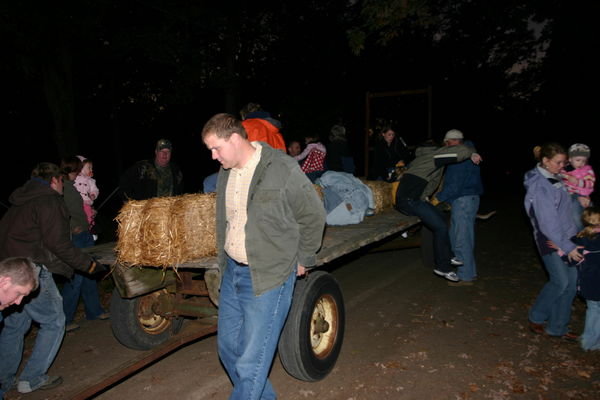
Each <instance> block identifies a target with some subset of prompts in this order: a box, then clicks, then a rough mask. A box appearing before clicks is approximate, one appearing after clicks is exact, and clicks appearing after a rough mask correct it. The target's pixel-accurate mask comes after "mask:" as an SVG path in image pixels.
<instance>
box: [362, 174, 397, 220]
mask: <svg viewBox="0 0 600 400" xmlns="http://www.w3.org/2000/svg"><path fill="white" fill-rule="evenodd" d="M363 183H364V184H365V185H367V186H368V187H369V189H371V192H373V200H374V201H375V213H379V212H381V211H384V210H388V209H390V208H392V206H393V204H392V200H393V193H392V192H393V188H392V184H391V183H389V182H385V181H367V180H363Z"/></svg>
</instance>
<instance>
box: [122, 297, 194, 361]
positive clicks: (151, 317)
mask: <svg viewBox="0 0 600 400" xmlns="http://www.w3.org/2000/svg"><path fill="white" fill-rule="evenodd" d="M163 293H166V291H165V290H164V289H162V290H158V291H156V292H152V293H149V294H146V295H143V296H138V297H134V298H132V299H124V298H122V297H121V295H120V294H119V291H118V290H117V289H116V288H115V289H114V290H113V293H112V297H111V300H110V319H111V327H112V331H113V334H114V336H115V338H116V339H117V340H118V341H119V342H120V343H121V344H122V345H124V346H126V347H128V348H130V349H134V350H150V349H152V348H154V347H156V346H158V345H160V344H162V343H164V342H166V341H167V340H169V339H170V338H171V337H172V336H173V335H175V334H177V333H178V332H179V330H180V329H181V327H182V325H183V318H177V317H173V318H166V317H164V316H161V315H158V314H155V313H154V312H153V311H152V305H153V302H155V301H156V299H157V296H159V295H161V294H163Z"/></svg>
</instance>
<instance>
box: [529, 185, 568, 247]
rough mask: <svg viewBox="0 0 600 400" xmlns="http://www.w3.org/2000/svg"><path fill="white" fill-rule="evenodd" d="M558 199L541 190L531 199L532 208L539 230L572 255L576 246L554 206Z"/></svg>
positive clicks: (552, 194)
mask: <svg viewBox="0 0 600 400" xmlns="http://www.w3.org/2000/svg"><path fill="white" fill-rule="evenodd" d="M555 202H556V199H555V198H554V193H552V192H550V191H548V190H545V189H544V188H541V189H540V191H539V192H538V193H537V194H536V195H535V196H533V197H532V198H531V207H533V210H534V212H535V216H536V220H537V223H538V228H539V230H540V231H541V232H542V233H543V234H544V236H546V237H547V238H548V239H549V240H551V241H552V242H553V243H554V244H556V245H557V246H558V248H560V249H561V250H562V251H564V252H565V253H567V254H568V253H570V252H571V251H573V250H574V249H575V248H576V246H575V243H573V242H572V241H571V240H570V238H569V236H568V235H567V234H566V232H565V229H564V227H563V226H562V224H561V222H560V221H562V220H563V219H562V218H559V215H558V210H557V209H556V206H555V205H554V204H555Z"/></svg>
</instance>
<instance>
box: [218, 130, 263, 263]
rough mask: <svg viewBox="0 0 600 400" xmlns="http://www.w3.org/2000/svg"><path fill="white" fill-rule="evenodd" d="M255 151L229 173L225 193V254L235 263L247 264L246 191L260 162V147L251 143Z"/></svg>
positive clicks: (256, 143)
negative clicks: (245, 161) (241, 165)
mask: <svg viewBox="0 0 600 400" xmlns="http://www.w3.org/2000/svg"><path fill="white" fill-rule="evenodd" d="M251 144H252V146H254V148H255V149H256V151H255V152H254V154H253V155H252V157H251V158H250V160H248V162H247V163H246V165H244V166H243V167H242V168H232V169H231V171H230V172H229V179H228V181H227V189H226V191H225V213H226V214H225V215H226V219H227V230H226V232H225V252H226V253H227V254H228V255H229V257H231V258H233V259H234V260H235V261H237V262H239V263H242V264H248V256H247V255H246V230H245V228H246V222H247V220H248V213H247V211H248V191H249V190H250V183H251V182H252V177H253V176H254V171H255V170H256V166H257V165H258V162H259V161H260V154H261V150H262V147H261V145H260V144H258V142H251Z"/></svg>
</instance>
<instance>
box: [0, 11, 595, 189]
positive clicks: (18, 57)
mask: <svg viewBox="0 0 600 400" xmlns="http://www.w3.org/2000/svg"><path fill="white" fill-rule="evenodd" d="M592 3H593V2H578V1H575V2H566V1H559V0H551V1H542V0H529V1H517V0H508V1H504V2H491V1H487V2H485V1H484V2H482V1H468V0H457V1H452V2H448V1H440V0H419V1H415V0H363V1H342V0H334V1H327V2H323V1H318V0H308V1H302V2H298V1H287V0H281V1H257V2H241V1H240V2H236V1H233V2H231V1H226V2H214V1H189V0H188V1H184V0H166V1H165V0H160V1H159V0H137V1H114V0H94V1H91V0H79V1H73V0H64V1H59V2H45V1H39V0H37V1H36V0H30V1H22V2H4V3H3V4H2V5H1V6H0V22H1V24H0V44H2V47H3V49H4V52H5V56H4V57H3V62H2V67H1V70H0V72H1V73H2V78H1V79H2V82H3V85H2V86H3V87H5V88H7V93H6V95H5V96H3V97H4V100H3V103H2V109H3V110H4V116H5V118H3V131H4V132H5V133H7V134H8V136H10V137H11V139H10V140H9V143H8V144H9V146H10V147H12V148H14V150H15V151H16V152H17V153H18V154H27V157H26V159H23V160H21V161H20V162H19V164H18V165H17V169H18V170H22V171H23V174H24V175H25V174H27V172H28V171H29V169H30V167H31V164H32V163H33V162H34V161H33V160H34V159H35V160H41V159H48V158H52V157H55V158H57V157H59V156H62V155H65V154H72V153H82V152H87V153H88V154H87V155H89V156H90V157H93V158H96V159H100V161H101V162H104V163H105V164H106V165H105V166H103V167H105V168H110V169H111V171H112V172H113V175H117V174H118V173H119V172H120V171H121V170H122V169H123V168H124V167H126V166H128V165H129V164H131V163H132V162H133V161H135V160H136V159H139V158H143V157H147V156H148V154H149V153H150V152H151V151H152V145H153V142H154V141H155V139H157V138H158V137H161V136H168V137H171V138H173V139H174V140H175V141H176V142H179V143H180V149H185V151H182V152H180V154H179V156H180V160H181V162H182V163H183V164H184V167H188V168H189V169H195V170H196V171H195V173H196V174H197V175H198V176H199V178H198V179H197V180H196V182H195V185H199V184H198V182H199V181H200V179H201V176H202V175H203V174H204V175H206V174H208V173H210V172H211V171H208V172H206V173H204V171H205V169H204V164H202V163H199V161H198V160H199V159H203V158H206V157H207V155H206V154H205V153H203V152H202V149H201V144H200V143H199V139H198V132H199V130H200V128H201V126H202V124H203V122H204V121H205V120H206V119H207V118H208V117H209V116H210V115H212V114H214V113H216V112H220V111H228V112H233V113H236V112H237V111H238V110H239V109H240V107H241V106H242V105H243V104H244V103H246V102H248V101H254V102H259V103H261V104H263V105H264V106H265V107H266V108H267V109H268V110H269V111H271V112H273V113H275V114H277V116H278V117H280V118H281V119H282V121H283V122H284V132H285V133H286V134H287V135H290V136H291V135H294V136H298V135H302V134H303V133H304V132H306V131H307V130H316V131H318V132H319V133H321V134H324V135H326V133H327V130H328V129H329V127H330V126H331V125H332V124H334V123H336V122H339V121H343V122H344V123H346V124H347V125H348V127H349V128H350V129H349V131H350V132H351V135H352V136H353V138H351V139H352V140H353V142H354V144H355V145H356V146H360V145H361V144H362V139H361V137H362V135H363V134H364V130H363V127H364V121H363V115H364V94H365V92H366V91H384V90H402V89H414V88H422V87H426V86H431V87H433V93H434V103H433V104H434V111H433V116H434V124H433V126H434V133H435V134H436V135H440V134H441V132H442V131H443V130H444V129H448V128H449V127H461V128H463V129H465V130H468V131H469V132H470V133H472V134H473V135H474V136H476V138H477V140H479V141H480V142H483V143H484V144H485V143H486V142H492V138H495V137H498V135H499V134H504V135H505V136H513V135H514V137H515V138H516V137H519V138H523V137H524V136H523V134H529V135H530V136H531V137H532V139H531V141H532V142H534V141H537V140H539V139H540V138H542V137H544V138H545V137H548V138H552V137H553V136H558V135H559V134H560V133H561V132H563V131H562V130H563V129H568V128H571V127H574V128H575V129H582V128H583V127H585V126H586V125H587V124H588V123H589V122H590V120H591V115H592V114H593V110H592V108H591V107H592V106H591V103H590V102H589V101H587V100H585V98H586V97H585V96H586V93H589V91H591V90H593V84H594V81H593V77H595V75H596V74H595V69H594V67H593V66H595V65H596V64H595V62H593V61H592V60H593V59H594V55H593V50H592V49H593V48H594V47H593V45H594V44H595V41H596V40H597V39H596V38H597V37H598V35H597V33H596V29H595V25H594V24H593V23H592V21H591V18H592V16H593V15H596V13H595V11H597V6H596V5H594V4H592ZM398 114H399V115H396V116H394V117H395V118H396V119H399V120H402V118H404V117H406V116H404V115H402V109H399V110H398ZM581 140H583V139H581ZM191 149H194V150H191ZM50 154H51V155H50ZM107 155H109V156H108V157H107ZM186 164H187V165H186ZM205 164H207V163H205ZM207 168H209V169H210V168H212V167H207ZM105 170H106V169H105ZM22 177H23V175H21V176H19V177H18V178H19V180H18V181H17V182H19V181H20V180H22Z"/></svg>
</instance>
